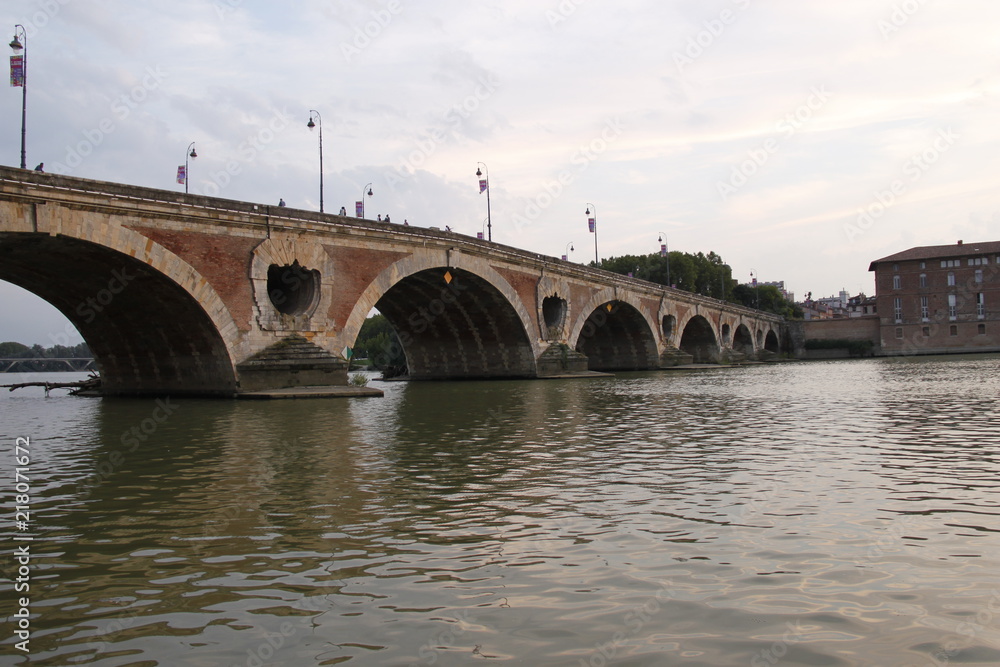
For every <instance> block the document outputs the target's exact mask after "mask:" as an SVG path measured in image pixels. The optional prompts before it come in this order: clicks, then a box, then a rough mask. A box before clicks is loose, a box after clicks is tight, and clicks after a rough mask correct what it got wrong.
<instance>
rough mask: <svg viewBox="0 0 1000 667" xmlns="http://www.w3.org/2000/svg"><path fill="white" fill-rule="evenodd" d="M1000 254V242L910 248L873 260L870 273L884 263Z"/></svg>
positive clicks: (869, 268)
mask: <svg viewBox="0 0 1000 667" xmlns="http://www.w3.org/2000/svg"><path fill="white" fill-rule="evenodd" d="M991 253H1000V241H983V242H982V243H963V242H962V241H959V242H958V243H954V244H952V245H928V246H919V247H917V248H910V249H909V250H904V251H903V252H897V253H896V254H895V255H889V256H888V257H883V258H882V259H876V260H873V261H872V263H871V264H870V265H869V266H868V270H869V271H874V270H875V265H876V264H881V263H883V262H909V261H913V260H917V259H948V258H951V257H967V256H969V255H986V254H991Z"/></svg>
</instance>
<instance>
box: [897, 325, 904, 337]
mask: <svg viewBox="0 0 1000 667" xmlns="http://www.w3.org/2000/svg"><path fill="white" fill-rule="evenodd" d="M902 337H903V327H896V338H902Z"/></svg>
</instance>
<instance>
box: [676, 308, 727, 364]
mask: <svg viewBox="0 0 1000 667" xmlns="http://www.w3.org/2000/svg"><path fill="white" fill-rule="evenodd" d="M678 347H679V348H680V350H681V351H682V352H685V353H687V354H690V355H691V356H692V357H693V358H694V363H696V364H697V363H713V362H714V363H717V362H718V361H719V358H720V353H721V351H722V344H721V338H720V332H719V330H718V328H717V327H716V325H715V324H714V323H713V322H712V320H711V319H709V318H708V317H706V316H704V315H702V314H699V313H690V314H689V315H688V316H687V317H686V318H684V325H683V326H682V327H681V336H680V343H679V345H678Z"/></svg>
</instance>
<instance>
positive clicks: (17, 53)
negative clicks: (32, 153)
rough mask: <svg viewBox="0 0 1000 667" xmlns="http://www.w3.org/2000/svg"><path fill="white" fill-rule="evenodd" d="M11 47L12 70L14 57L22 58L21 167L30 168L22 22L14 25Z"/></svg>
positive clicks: (25, 54) (26, 63)
mask: <svg viewBox="0 0 1000 667" xmlns="http://www.w3.org/2000/svg"><path fill="white" fill-rule="evenodd" d="M18 28H20V29H21V30H20V34H21V39H18V37H17V35H18ZM10 48H12V49H13V50H14V56H13V57H12V58H11V63H10V66H11V70H13V68H14V62H15V60H14V58H18V57H20V59H21V73H20V77H18V78H17V79H16V80H17V81H19V82H20V86H21V169H27V168H28V158H27V153H26V152H25V144H24V136H25V126H26V124H25V121H26V120H27V118H28V34H27V33H26V32H25V31H24V26H23V25H21V24H20V23H18V24H16V25H15V26H14V39H12V40H11V41H10ZM22 49H23V50H24V55H23V56H22V55H21V50H22ZM13 75H14V72H13V71H11V85H18V84H17V83H15V78H14V76H13Z"/></svg>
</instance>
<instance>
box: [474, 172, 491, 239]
mask: <svg viewBox="0 0 1000 667" xmlns="http://www.w3.org/2000/svg"><path fill="white" fill-rule="evenodd" d="M476 164H478V165H479V166H481V167H482V168H483V169H486V178H483V172H482V169H479V167H476V176H479V194H483V190H486V232H487V239H486V240H487V241H492V240H493V219H492V218H491V215H492V214H491V212H490V170H489V169H488V168H487V167H486V163H485V162H477V163H476Z"/></svg>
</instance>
